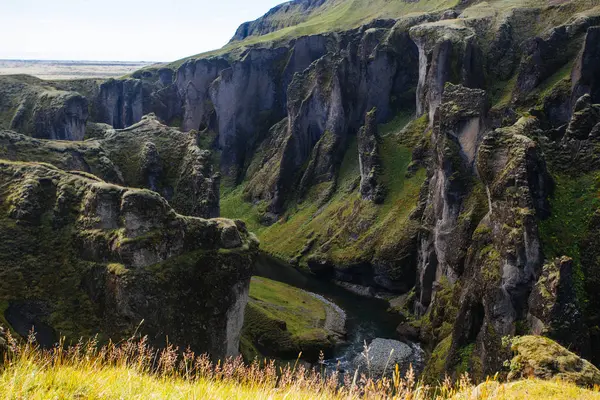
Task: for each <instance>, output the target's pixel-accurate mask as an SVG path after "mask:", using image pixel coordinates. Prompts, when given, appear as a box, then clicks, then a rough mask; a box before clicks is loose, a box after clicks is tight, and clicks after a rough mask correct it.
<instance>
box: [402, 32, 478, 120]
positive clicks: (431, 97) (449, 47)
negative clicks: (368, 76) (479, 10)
mask: <svg viewBox="0 0 600 400" xmlns="http://www.w3.org/2000/svg"><path fill="white" fill-rule="evenodd" d="M410 37H411V38H412V40H413V41H414V42H415V43H416V45H417V47H418V48H419V84H418V86H417V115H422V114H424V113H427V114H428V115H429V121H433V119H434V113H435V110H436V108H437V106H438V105H439V104H440V103H441V101H442V93H443V91H444V85H445V84H446V82H452V83H460V84H463V85H464V86H467V87H471V88H479V87H482V86H483V83H484V82H483V65H482V64H481V59H482V55H481V51H480V49H479V47H478V45H477V44H476V42H475V32H474V31H473V29H471V28H469V27H467V26H466V25H465V24H464V23H462V22H461V21H460V20H445V21H439V22H432V23H425V24H421V25H417V26H415V27H413V28H411V29H410Z"/></svg>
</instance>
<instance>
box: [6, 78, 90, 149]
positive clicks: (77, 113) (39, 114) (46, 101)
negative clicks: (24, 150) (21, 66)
mask: <svg viewBox="0 0 600 400" xmlns="http://www.w3.org/2000/svg"><path fill="white" fill-rule="evenodd" d="M0 92H1V95H0V97H1V98H2V100H0V110H1V111H0V115H1V117H0V124H1V126H2V127H3V128H5V129H15V130H19V131H22V132H24V133H27V134H29V135H31V136H33V137H37V138H43V139H56V140H82V139H83V137H84V135H85V125H86V122H87V119H88V101H87V99H86V98H85V97H83V96H82V95H80V94H79V93H77V92H71V91H64V90H57V89H55V88H51V87H46V86H45V85H44V83H43V81H42V80H39V79H36V78H33V77H28V76H9V77H2V78H1V79H0Z"/></svg>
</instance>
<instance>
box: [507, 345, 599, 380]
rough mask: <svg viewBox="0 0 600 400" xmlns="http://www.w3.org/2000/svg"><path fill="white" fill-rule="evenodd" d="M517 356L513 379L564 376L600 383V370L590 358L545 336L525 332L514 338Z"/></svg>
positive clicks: (512, 369)
mask: <svg viewBox="0 0 600 400" xmlns="http://www.w3.org/2000/svg"><path fill="white" fill-rule="evenodd" d="M511 349H512V351H513V353H514V357H513V359H512V360H511V362H510V371H511V372H510V374H509V375H508V379H509V380H518V379H527V378H537V379H560V380H563V381H566V382H571V383H574V384H577V385H580V386H587V387H592V386H595V385H600V370H598V368H596V367H595V366H593V365H592V364H591V363H590V362H588V361H586V360H584V359H583V358H581V357H579V356H577V355H576V354H575V353H572V352H570V351H569V350H567V349H565V348H564V347H562V346H560V345H559V344H558V343H556V342H554V341H553V340H551V339H548V338H545V337H543V336H521V337H516V338H514V339H513V340H512V345H511Z"/></svg>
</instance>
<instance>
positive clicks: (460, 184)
mask: <svg viewBox="0 0 600 400" xmlns="http://www.w3.org/2000/svg"><path fill="white" fill-rule="evenodd" d="M441 101H442V103H441V105H440V106H439V108H438V109H437V111H436V117H435V121H434V128H433V133H432V142H433V143H434V155H433V174H432V177H431V180H430V182H429V189H428V194H427V200H426V201H427V204H430V205H431V206H430V207H428V209H427V211H426V212H425V214H424V216H423V224H424V225H425V226H428V227H429V229H428V230H427V233H424V234H422V235H420V240H419V241H420V244H419V265H418V274H419V282H418V285H419V288H420V291H419V301H418V304H417V308H423V310H424V309H426V308H427V307H428V306H429V304H430V302H431V296H432V289H433V282H434V281H435V280H437V279H440V278H441V277H442V276H447V277H448V278H449V279H450V282H455V281H456V280H457V279H458V277H459V276H460V275H461V274H462V269H463V265H464V260H465V256H466V250H467V247H468V246H469V238H470V236H471V234H472V232H473V230H474V229H475V226H476V224H477V223H478V221H477V220H476V218H477V214H480V213H481V211H477V210H476V208H481V207H480V206H479V205H478V204H477V198H474V199H471V200H473V201H471V202H469V199H468V197H469V193H471V192H474V191H481V189H477V188H476V187H474V184H473V178H474V176H475V169H474V162H475V157H476V155H477V151H478V147H479V144H480V143H481V140H482V136H483V133H484V131H485V115H486V110H487V98H486V93H485V91H483V90H479V89H468V88H466V87H464V86H456V85H452V84H449V83H448V84H446V88H445V91H444V94H443V97H442V100H441ZM476 196H477V195H476ZM479 196H481V194H480V195H479Z"/></svg>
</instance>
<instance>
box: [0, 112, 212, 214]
mask: <svg viewBox="0 0 600 400" xmlns="http://www.w3.org/2000/svg"><path fill="white" fill-rule="evenodd" d="M95 130H96V135H97V136H98V139H91V140H87V141H83V142H77V141H69V142H66V141H49V140H37V139H32V138H29V137H27V136H25V135H22V134H18V133H15V132H10V131H0V158H4V159H7V160H14V161H30V162H45V163H49V164H52V165H54V166H56V167H58V168H61V169H63V170H67V171H73V170H76V171H82V172H86V173H90V174H93V175H95V176H98V177H99V178H101V179H103V180H106V181H107V182H111V183H115V184H120V185H126V186H131V187H138V188H147V189H150V190H153V191H155V192H157V193H160V194H161V195H162V196H163V197H164V198H165V199H166V200H168V201H169V203H170V204H171V206H172V207H173V208H174V209H175V210H177V211H178V212H180V213H182V214H184V215H191V216H198V217H204V218H213V217H218V216H219V181H220V176H219V173H218V171H215V166H214V156H213V153H212V152H211V151H210V150H207V149H206V147H207V145H206V144H205V143H203V142H202V138H201V137H200V135H199V134H198V133H197V132H196V131H191V132H188V133H182V132H180V131H178V130H177V129H173V128H169V127H167V126H165V125H162V124H161V123H160V122H158V121H157V119H156V118H155V117H154V116H153V115H148V116H145V117H144V118H143V119H142V121H140V122H138V123H137V124H135V125H132V126H130V127H129V128H127V129H123V130H115V129H112V128H110V127H109V126H107V125H106V126H103V125H96V126H95Z"/></svg>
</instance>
